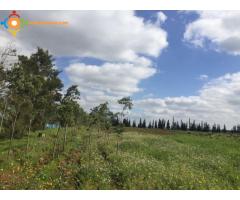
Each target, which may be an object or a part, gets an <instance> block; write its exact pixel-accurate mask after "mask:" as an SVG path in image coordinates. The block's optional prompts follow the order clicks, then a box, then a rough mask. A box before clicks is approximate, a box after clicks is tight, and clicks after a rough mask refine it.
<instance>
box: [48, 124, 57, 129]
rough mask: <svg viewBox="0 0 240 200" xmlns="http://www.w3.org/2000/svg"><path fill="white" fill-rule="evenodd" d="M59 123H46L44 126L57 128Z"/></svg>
mask: <svg viewBox="0 0 240 200" xmlns="http://www.w3.org/2000/svg"><path fill="white" fill-rule="evenodd" d="M58 127H59V124H46V128H58Z"/></svg>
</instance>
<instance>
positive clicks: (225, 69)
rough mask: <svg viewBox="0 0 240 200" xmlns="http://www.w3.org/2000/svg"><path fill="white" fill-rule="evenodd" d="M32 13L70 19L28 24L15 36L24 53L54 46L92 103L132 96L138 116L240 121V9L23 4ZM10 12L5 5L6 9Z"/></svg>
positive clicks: (66, 76) (66, 72)
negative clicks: (53, 7)
mask: <svg viewBox="0 0 240 200" xmlns="http://www.w3.org/2000/svg"><path fill="white" fill-rule="evenodd" d="M20 14H21V16H22V17H23V18H24V19H32V18H33V17H34V19H36V20H39V21H44V20H48V21H49V20H52V21H58V20H67V21H68V22H69V26H68V27H50V26H47V27H40V26H38V27H34V26H31V27H26V28H24V29H23V30H21V31H20V33H18V35H17V37H16V38H13V37H12V36H11V35H10V34H8V33H7V32H6V31H1V32H0V38H1V41H2V42H3V44H2V45H3V46H4V43H5V44H7V43H8V42H12V43H14V44H15V45H16V47H17V49H19V50H20V51H21V53H24V54H27V55H29V54H31V53H32V52H33V51H34V50H35V49H36V47H37V46H39V47H42V48H45V49H48V50H49V51H50V52H51V54H53V55H54V57H55V59H56V60H55V63H56V67H57V68H58V69H59V70H61V71H62V73H61V75H60V77H61V79H62V80H63V82H64V84H65V88H67V87H68V86H70V85H71V84H77V85H78V87H79V89H80V91H81V101H80V104H81V105H82V107H84V108H85V109H86V110H89V109H90V108H92V107H93V106H96V105H98V104H99V103H103V102H105V101H108V102H109V104H110V106H111V109H112V110H113V111H117V110H119V109H120V108H119V106H118V105H117V100H118V99H119V98H121V97H123V96H131V97H132V98H133V100H134V109H133V110H132V111H131V113H129V115H130V117H131V118H135V119H139V117H142V118H146V119H147V120H152V119H156V118H160V117H164V118H169V119H172V117H173V116H174V117H175V118H176V119H178V120H181V119H182V120H187V119H188V118H189V117H190V118H192V119H195V120H197V121H208V122H210V123H220V124H226V125H227V126H228V127H231V126H232V125H234V124H237V123H239V122H240V116H239V114H238V112H237V111H238V110H239V109H240V104H239V102H240V70H239V69H240V12H237V11H192V12H189V11H188V12H183V11H22V12H21V13H20ZM5 15H6V12H5V13H1V14H0V17H1V18H2V17H3V16H5Z"/></svg>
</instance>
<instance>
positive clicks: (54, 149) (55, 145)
mask: <svg viewBox="0 0 240 200" xmlns="http://www.w3.org/2000/svg"><path fill="white" fill-rule="evenodd" d="M59 131H60V126H59V127H58V130H57V135H56V138H55V141H54V145H53V159H54V158H55V153H56V147H57V141H58V136H59Z"/></svg>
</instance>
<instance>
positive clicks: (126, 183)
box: [0, 127, 240, 189]
mask: <svg viewBox="0 0 240 200" xmlns="http://www.w3.org/2000/svg"><path fill="white" fill-rule="evenodd" d="M63 132H64V130H63V129H62V130H61V131H60V132H59V136H58V137H56V133H57V129H48V130H46V131H42V132H41V133H40V132H35V133H31V134H30V138H29V147H28V149H27V137H23V138H21V139H15V140H13V148H12V151H11V152H10V153H9V152H8V150H9V149H8V146H9V140H7V139H2V140H0V155H1V157H0V188H1V189H240V137H238V136H234V135H230V134H225V135H224V134H214V135H212V134H206V133H205V134H204V133H197V132H181V131H167V130H158V129H156V130H154V129H151V130H149V129H138V128H135V129H133V128H129V129H126V130H125V132H124V133H123V134H122V135H121V137H119V136H117V134H114V133H111V132H109V133H106V132H103V131H100V132H97V131H94V130H87V129H85V128H84V127H81V128H78V129H76V128H69V129H68V130H67V138H66V145H65V146H63V140H64V134H63Z"/></svg>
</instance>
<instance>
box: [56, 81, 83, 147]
mask: <svg viewBox="0 0 240 200" xmlns="http://www.w3.org/2000/svg"><path fill="white" fill-rule="evenodd" d="M79 99H80V92H79V90H78V86H77V85H72V86H70V87H69V88H68V89H67V92H66V93H65V95H64V96H63V98H62V100H61V101H60V105H59V106H58V121H59V122H60V126H61V127H64V129H65V130H64V141H63V151H64V149H65V144H66V141H67V129H68V127H69V126H75V125H76V122H77V118H78V117H79V116H78V114H79V113H80V111H81V108H80V105H79V103H78V100H79Z"/></svg>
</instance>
